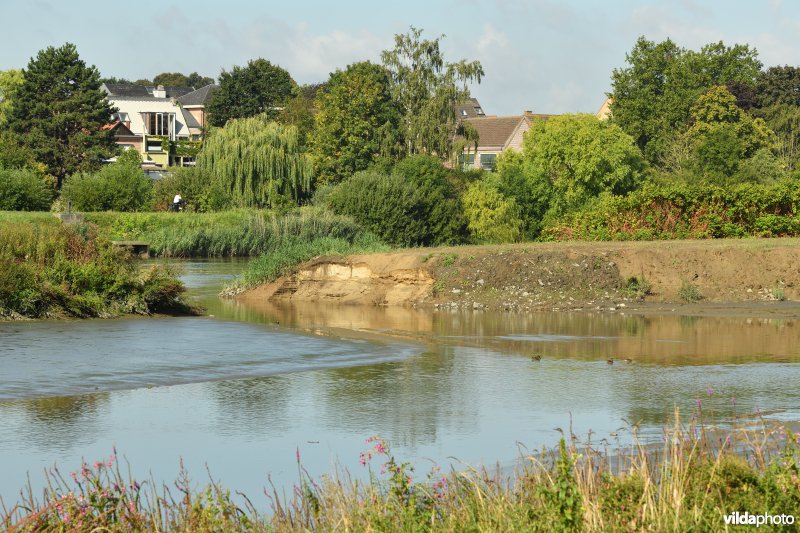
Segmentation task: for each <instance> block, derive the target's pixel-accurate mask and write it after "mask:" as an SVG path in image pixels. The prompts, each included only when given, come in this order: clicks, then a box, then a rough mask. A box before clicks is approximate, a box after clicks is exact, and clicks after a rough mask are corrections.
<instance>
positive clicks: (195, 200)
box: [153, 167, 231, 213]
mask: <svg viewBox="0 0 800 533" xmlns="http://www.w3.org/2000/svg"><path fill="white" fill-rule="evenodd" d="M176 194H180V195H181V198H183V200H184V201H185V202H186V210H187V211H195V212H200V213H205V212H209V211H220V210H222V209H225V208H228V207H230V206H231V197H230V195H229V194H228V193H227V192H226V191H225V190H224V189H223V188H222V187H221V186H220V185H219V184H218V183H215V182H214V181H212V179H211V177H210V176H209V175H208V174H206V173H203V172H201V171H199V170H198V169H197V168H196V167H178V168H174V169H172V170H171V171H170V172H169V173H168V174H167V175H166V176H164V177H163V178H161V179H160V180H158V181H156V182H155V183H154V184H153V207H154V208H155V209H157V210H166V209H167V208H168V207H169V206H170V204H172V199H173V198H174V197H175V195H176Z"/></svg>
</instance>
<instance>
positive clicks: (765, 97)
mask: <svg viewBox="0 0 800 533" xmlns="http://www.w3.org/2000/svg"><path fill="white" fill-rule="evenodd" d="M756 94H757V96H756V99H757V103H758V106H759V107H770V106H774V105H787V106H792V107H800V68H798V67H793V66H789V65H784V66H774V67H769V68H768V69H767V70H765V71H764V72H762V73H760V75H759V76H758V79H757V82H756Z"/></svg>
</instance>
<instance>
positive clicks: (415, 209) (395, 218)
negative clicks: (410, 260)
mask: <svg viewBox="0 0 800 533" xmlns="http://www.w3.org/2000/svg"><path fill="white" fill-rule="evenodd" d="M326 202H327V203H328V205H330V206H331V207H332V208H333V210H334V211H335V212H337V213H340V214H343V215H348V216H351V217H353V218H354V219H355V220H356V221H357V222H358V223H359V224H362V225H363V226H364V227H366V228H367V229H368V230H370V231H372V232H373V233H375V234H376V235H378V237H380V238H381V239H382V240H384V241H385V242H388V243H390V244H393V245H396V246H419V245H425V244H430V243H431V242H432V241H433V235H432V234H431V232H430V230H429V228H428V224H427V216H426V215H427V213H426V212H425V199H424V198H422V195H421V194H420V192H419V190H418V189H417V187H416V186H414V184H412V183H410V182H408V181H406V180H405V179H403V178H402V177H400V176H398V175H388V176H387V175H385V174H380V173H377V172H374V171H369V170H367V171H363V172H357V173H356V174H354V175H353V176H351V177H350V178H348V179H346V180H345V181H343V182H342V183H340V184H339V185H338V186H336V188H335V189H334V190H332V191H331V192H330V193H328V196H327V199H326Z"/></svg>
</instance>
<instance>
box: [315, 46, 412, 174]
mask: <svg viewBox="0 0 800 533" xmlns="http://www.w3.org/2000/svg"><path fill="white" fill-rule="evenodd" d="M390 83H391V79H390V75H389V72H388V71H387V70H386V69H385V68H384V67H382V66H380V65H375V64H373V63H370V62H369V61H363V62H361V63H354V64H352V65H349V66H348V67H347V68H346V69H345V70H344V71H341V70H337V71H336V72H334V73H333V74H331V77H330V80H329V81H328V84H327V87H326V89H325V90H324V91H320V92H319V93H318V94H317V99H316V103H317V107H318V109H319V112H318V113H317V115H316V116H315V117H314V123H315V125H316V131H315V134H314V137H313V140H312V152H313V154H314V155H315V157H316V161H317V166H318V168H319V174H318V178H317V179H318V181H319V182H321V183H328V182H339V181H341V180H342V179H344V178H345V177H347V176H351V175H352V174H354V173H355V172H357V171H359V170H366V169H367V168H368V167H369V166H370V165H371V164H372V163H373V162H374V161H375V160H376V158H378V157H379V156H381V155H384V156H390V155H394V154H396V153H397V144H398V140H399V135H400V133H399V127H400V113H399V112H398V110H397V107H396V106H395V104H394V101H393V100H392V96H391V94H390Z"/></svg>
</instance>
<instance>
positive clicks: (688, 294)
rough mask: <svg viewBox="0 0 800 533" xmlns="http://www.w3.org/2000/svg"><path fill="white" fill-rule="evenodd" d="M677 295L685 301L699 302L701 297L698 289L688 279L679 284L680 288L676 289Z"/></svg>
mask: <svg viewBox="0 0 800 533" xmlns="http://www.w3.org/2000/svg"><path fill="white" fill-rule="evenodd" d="M678 297H679V298H680V299H681V300H683V301H684V302H686V303H694V302H699V301H700V300H702V299H703V295H702V293H701V292H700V289H698V288H697V286H696V285H694V284H692V283H689V282H688V281H684V282H683V283H682V284H681V288H680V289H678Z"/></svg>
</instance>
